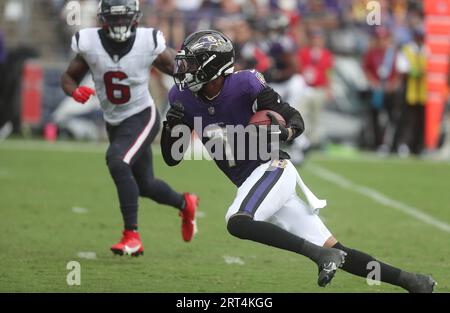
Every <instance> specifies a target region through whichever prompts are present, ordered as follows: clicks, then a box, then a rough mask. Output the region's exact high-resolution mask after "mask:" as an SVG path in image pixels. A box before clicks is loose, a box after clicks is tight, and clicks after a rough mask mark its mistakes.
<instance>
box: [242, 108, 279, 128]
mask: <svg viewBox="0 0 450 313" xmlns="http://www.w3.org/2000/svg"><path fill="white" fill-rule="evenodd" d="M267 113H271V114H273V116H275V118H276V119H277V120H278V122H279V123H280V125H282V126H283V127H286V121H285V119H284V118H283V117H282V116H281V115H280V114H279V113H277V112H275V111H271V110H261V111H257V112H256V113H255V114H253V116H252V117H251V118H250V121H249V122H248V123H249V124H253V125H270V124H271V121H270V118H269V117H268V116H267Z"/></svg>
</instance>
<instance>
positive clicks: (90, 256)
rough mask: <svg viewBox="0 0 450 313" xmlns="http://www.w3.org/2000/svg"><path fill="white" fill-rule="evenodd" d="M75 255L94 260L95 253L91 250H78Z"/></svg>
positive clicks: (95, 257)
mask: <svg viewBox="0 0 450 313" xmlns="http://www.w3.org/2000/svg"><path fill="white" fill-rule="evenodd" d="M77 257H79V258H80V259H87V260H96V259H97V254H96V253H95V252H91V251H87V252H78V253H77Z"/></svg>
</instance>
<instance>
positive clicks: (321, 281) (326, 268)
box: [317, 248, 347, 287]
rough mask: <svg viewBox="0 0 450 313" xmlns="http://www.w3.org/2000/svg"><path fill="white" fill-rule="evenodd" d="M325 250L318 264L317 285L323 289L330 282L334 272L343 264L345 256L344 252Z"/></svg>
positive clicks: (332, 249)
mask: <svg viewBox="0 0 450 313" xmlns="http://www.w3.org/2000/svg"><path fill="white" fill-rule="evenodd" d="M326 250H327V251H325V252H324V253H323V255H322V256H321V258H320V261H319V262H318V265H319V278H318V279H317V284H318V285H319V286H320V287H325V286H327V285H328V284H329V283H330V282H331V280H332V279H333V277H334V274H335V273H336V270H337V269H338V268H340V267H342V265H343V264H344V262H345V256H346V255H347V253H345V252H344V251H341V250H338V249H334V248H326Z"/></svg>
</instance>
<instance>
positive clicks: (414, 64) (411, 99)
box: [397, 26, 427, 155]
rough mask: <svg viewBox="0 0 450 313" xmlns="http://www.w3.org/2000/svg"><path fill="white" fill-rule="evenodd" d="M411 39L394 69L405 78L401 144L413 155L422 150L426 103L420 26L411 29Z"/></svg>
mask: <svg viewBox="0 0 450 313" xmlns="http://www.w3.org/2000/svg"><path fill="white" fill-rule="evenodd" d="M413 38H414V40H413V41H411V42H410V43H408V44H406V45H405V46H404V47H403V48H402V50H401V52H400V53H399V54H398V58H397V59H398V61H397V68H398V71H399V72H400V73H402V74H403V75H404V77H405V94H404V99H405V101H404V103H405V105H406V106H405V114H404V115H403V119H402V122H401V132H400V142H401V143H404V144H406V145H407V147H408V148H409V149H410V151H411V152H412V153H413V154H416V155H418V154H420V153H421V152H422V150H423V147H424V131H425V104H426V101H427V83H426V72H427V69H426V51H425V45H424V38H425V32H424V29H423V27H422V26H418V27H416V28H414V29H413Z"/></svg>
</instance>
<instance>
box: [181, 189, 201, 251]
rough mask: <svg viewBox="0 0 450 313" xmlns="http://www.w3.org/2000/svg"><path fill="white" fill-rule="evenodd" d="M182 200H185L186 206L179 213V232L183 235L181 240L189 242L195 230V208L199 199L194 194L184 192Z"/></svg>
mask: <svg viewBox="0 0 450 313" xmlns="http://www.w3.org/2000/svg"><path fill="white" fill-rule="evenodd" d="M184 200H185V202H186V206H185V208H184V209H183V210H182V211H180V213H179V214H180V216H181V234H182V236H183V240H184V241H186V242H189V241H191V240H192V237H194V234H195V233H196V232H197V225H196V223H195V210H196V209H197V207H198V202H199V199H198V197H197V196H196V195H194V194H191V193H187V192H186V193H185V194H184Z"/></svg>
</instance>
